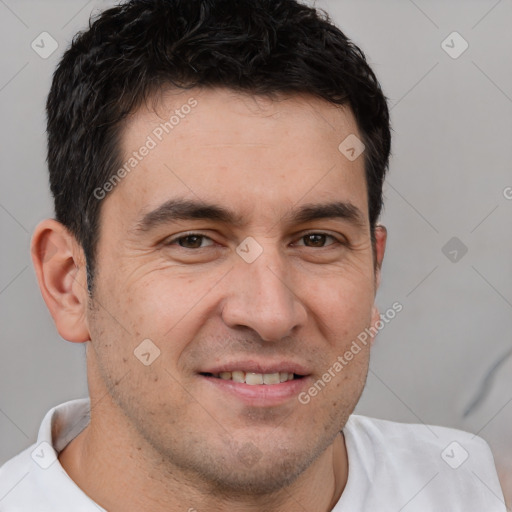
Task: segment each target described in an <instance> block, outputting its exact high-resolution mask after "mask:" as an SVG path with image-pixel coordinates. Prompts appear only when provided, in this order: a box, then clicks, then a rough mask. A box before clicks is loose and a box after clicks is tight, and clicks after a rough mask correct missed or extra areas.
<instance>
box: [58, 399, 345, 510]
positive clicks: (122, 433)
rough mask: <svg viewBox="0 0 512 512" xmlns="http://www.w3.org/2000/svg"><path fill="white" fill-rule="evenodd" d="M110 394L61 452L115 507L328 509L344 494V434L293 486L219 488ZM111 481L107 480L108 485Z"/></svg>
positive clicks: (82, 480) (82, 483)
mask: <svg viewBox="0 0 512 512" xmlns="http://www.w3.org/2000/svg"><path fill="white" fill-rule="evenodd" d="M109 398H110V397H108V396H105V397H104V398H103V399H102V400H101V402H97V403H95V404H94V405H93V402H92V403H91V405H92V407H91V422H90V424H89V426H88V427H87V428H86V429H85V430H83V431H82V432H81V434H80V435H79V436H78V437H77V438H75V439H74V440H73V441H72V442H71V443H70V444H69V445H68V446H67V447H66V448H65V449H64V450H63V451H62V452H61V454H60V455H59V460H60V462H61V464H62V466H63V468H64V470H65V471H66V472H67V473H68V475H69V476H70V477H71V478H72V479H73V480H74V481H75V483H76V484H77V485H78V486H79V487H80V488H81V489H82V490H83V491H84V492H85V493H86V494H87V495H88V496H89V497H90V498H91V499H93V500H94V501H95V502H96V503H98V504H99V505H100V506H102V507H103V508H105V509H106V510H109V512H117V511H125V510H139V511H140V512H146V511H151V512H160V511H162V512H163V511H165V512H178V511H181V512H182V511H184V510H188V511H190V512H193V511H195V510H209V511H219V512H220V511H225V510H237V511H239V512H246V511H247V512H249V511H256V510H257V511H259V512H261V511H265V510H272V511H273V512H292V511H296V510H297V506H298V505H299V506H300V508H302V509H304V510H316V511H319V512H328V511H330V510H332V508H333V507H334V505H335V504H336V502H337V501H338V500H339V497H340V496H341V493H342V492H343V489H344V487H345V484H346V481H347V476H348V460H347V453H346V447H345V443H344V438H343V435H342V434H339V435H338V436H337V437H336V439H335V440H334V442H333V443H332V444H331V445H329V446H328V448H327V449H326V450H325V451H324V452H323V453H322V454H321V455H320V457H318V458H317V459H316V460H315V461H314V462H313V463H312V464H311V465H310V466H309V467H308V468H307V470H306V471H304V472H303V473H302V474H301V475H300V476H299V477H298V478H297V479H296V480H295V481H294V482H293V483H292V484H290V485H289V486H288V487H286V488H283V489H281V490H279V491H278V492H274V493H272V494H267V495H257V496H244V497H240V496H239V495H235V494H233V495H229V494H228V493H226V492H225V491H224V492H223V493H222V495H219V493H217V494H216V493H215V490H214V489H212V488H213V486H212V484H209V483H208V482H202V481H200V480H199V479H198V478H194V475H191V474H183V472H182V471H181V470H180V469H179V468H176V467H172V464H171V463H170V462H169V461H165V462H164V461H162V459H161V457H159V456H158V454H157V453H156V452H154V450H153V449H152V447H151V446H149V445H148V444H147V443H146V442H145V441H144V440H143V439H141V438H140V437H138V436H137V434H136V433H134V432H133V431H130V427H129V423H128V421H127V419H126V417H125V416H124V415H123V414H122V413H121V412H120V411H119V410H118V409H117V407H116V406H115V404H113V403H112V402H111V401H110V400H109ZM106 484H107V485H106Z"/></svg>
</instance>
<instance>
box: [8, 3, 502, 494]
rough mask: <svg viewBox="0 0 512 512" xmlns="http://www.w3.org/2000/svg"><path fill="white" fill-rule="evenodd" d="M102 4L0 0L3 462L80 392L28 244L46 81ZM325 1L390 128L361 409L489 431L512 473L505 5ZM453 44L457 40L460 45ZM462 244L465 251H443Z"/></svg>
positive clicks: (48, 208)
mask: <svg viewBox="0 0 512 512" xmlns="http://www.w3.org/2000/svg"><path fill="white" fill-rule="evenodd" d="M309 3H310V4H313V3H314V2H313V1H310V2H309ZM107 5H110V2H99V1H90V2H84V1H70V0H66V1H57V0H51V1H45V2H41V1H21V0H20V1H15V0H0V43H1V54H0V59H1V66H0V69H1V79H0V108H1V119H2V123H1V126H0V140H1V141H2V158H1V163H0V165H1V177H0V178H1V181H0V183H1V186H0V227H1V240H2V246H1V247H2V249H1V251H0V262H1V265H0V316H1V341H0V343H1V348H2V352H1V358H0V392H1V394H0V463H2V462H4V461H5V460H7V459H8V458H10V457H11V456H13V455H14V454H16V453H17V452H19V451H20V450H21V449H23V448H25V447H26V446H28V445H29V444H30V443H32V442H34V441H35V438H36V434H37V429H38V426H39V423H40V421H41V419H42V417H43V415H44V414H45V413H46V411H47V410H48V409H49V408H50V407H52V406H54V405H56V404H58V403H60V402H63V401H65V400H68V399H72V398H76V397H81V396H85V395H86V393H87V388H86V379H85V358H84V348H83V347H82V346H80V345H73V344H71V343H68V342H66V341H64V340H62V339H61V338H60V337H59V335H58V334H57V332H56V329H55V327H54V325H53V322H52V319H51V317H50V315H49V313H48V311H47V309H46V306H45V304H44V302H43V300H42V298H41V295H40V293H39V289H38V286H37V282H36V278H35V273H34V271H33V269H32V265H31V261H30V254H29V243H30V236H31V233H32V231H33V229H34V227H35V226H36V224H37V223H38V222H39V221H40V220H42V219H43V218H45V217H51V216H52V214H53V211H52V204H51V198H50V195H49V191H48V185H47V174H46V166H45V143H46V142H45V124H44V123H45V114H44V102H45V97H46V94H47V92H48V89H49V85H50V79H51V75H52V73H53V70H54V68H55V66H56V63H57V62H58V59H59V57H60V55H61V54H62V52H63V50H64V49H65V48H66V46H67V45H68V44H69V42H70V40H71V37H72V35H73V34H74V33H75V32H76V31H77V30H79V29H81V28H83V27H84V26H85V24H86V22H87V20H88V17H89V14H90V13H91V12H92V11H93V10H96V9H97V8H100V7H105V6H107ZM316 5H317V6H319V7H322V8H325V9H326V10H327V11H328V12H329V13H330V14H331V16H332V18H333V19H334V21H335V22H336V23H337V24H338V25H339V26H340V28H341V29H342V30H343V31H344V32H345V33H346V34H347V35H348V36H349V37H351V38H352V39H353V40H354V42H355V43H356V44H358V45H359V46H360V47H361V48H362V49H363V50H364V51H365V52H366V54H367V56H368V59H369V61H370V63H371V65H372V66H373V68H374V70H375V72H376V74H377V76H378V78H379V79H380V81H381V83H382V86H383V89H384V91H385V93H386V95H387V97H388V98H389V101H390V107H391V115H392V122H393V128H394V140H393V158H392V161H391V171H390V174H389V176H388V181H387V184H386V187H385V202H386V206H385V210H384V213H383V216H382V222H383V223H384V224H385V225H386V226H387V227H388V230H389V242H388V248H387V254H386V258H385V263H384V268H383V282H382V286H381V290H380V291H379V294H378V304H379V306H380V308H381V311H382V312H383V311H385V310H386V309H387V308H389V307H390V306H391V304H392V303H393V302H395V301H399V302H400V303H401V304H402V305H403V311H402V312H401V313H400V314H398V315H397V317H396V318H395V319H394V320H393V321H392V322H391V323H389V324H388V325H387V326H386V327H385V328H384V329H383V330H382V331H381V333H380V334H379V337H378V339H377V341H376V344H375V347H374V351H373V356H372V361H371V371H370V375H369V378H368V384H367V388H366V390H365V392H364V394H363V398H362V400H361V402H360V404H359V406H358V408H357V411H356V412H358V413H360V414H367V415H371V416H375V417H380V418H386V419H392V420H397V421H405V422H414V423H421V422H423V423H427V424H440V425H446V426H453V427H459V428H463V429H466V430H470V431H472V432H475V433H479V435H481V436H482V437H483V438H485V439H486V440H487V441H488V442H489V443H490V444H491V446H492V447H493V449H494V451H495V455H496V456H497V459H498V463H499V464H500V466H501V467H502V468H505V469H504V470H503V471H504V472H506V471H507V470H506V457H507V454H508V460H509V461H512V428H511V426H512V356H510V357H508V358H506V354H507V353H508V351H510V348H511V346H512V343H511V331H512V329H511V327H512V314H511V313H512V258H511V255H512V236H511V235H512V229H511V228H512V199H507V197H506V196H507V195H508V197H509V198H512V188H510V189H508V188H507V187H512V172H511V162H512V143H511V141H512V67H511V51H512V30H511V26H512V23H511V22H512V0H501V1H496V0H478V1H477V0H473V1H468V0H459V1H455V0H451V1H448V2H447V1H426V0H416V1H414V2H413V1H412V0H389V1H382V0H380V1H370V0H364V1H361V0H358V1H356V0H350V1H346V0H324V1H320V0H318V1H317V2H316ZM43 31H47V32H49V33H50V34H51V36H52V37H53V38H54V39H55V40H56V41H57V42H58V44H59V47H58V49H57V50H56V51H55V53H53V54H52V55H51V56H50V57H49V58H46V59H43V58H41V57H40V56H39V55H38V54H37V53H36V52H35V51H34V50H33V49H32V48H31V42H32V41H33V40H34V39H36V37H38V36H39V34H40V33H41V32H43ZM453 31H457V32H458V33H460V34H461V36H462V37H463V38H464V39H465V40H466V41H467V43H468V44H469V47H468V49H467V50H466V51H465V52H464V53H462V55H460V56H459V57H458V58H456V59H454V58H452V57H450V56H449V55H448V54H447V53H446V52H445V51H444V49H443V47H442V42H443V40H445V39H446V38H447V36H448V35H449V34H451V33H452V32H453ZM447 44H449V45H450V46H453V48H452V50H451V51H457V50H459V49H460V48H462V46H461V44H460V41H459V40H457V39H453V37H451V38H448V40H447ZM507 191H508V192H509V193H508V194H507ZM452 237H457V238H458V240H459V242H456V243H457V244H459V247H456V246H453V247H452V246H448V248H445V249H444V251H443V247H444V246H445V244H446V243H447V242H448V241H449V240H450V239H451V238H452ZM461 244H463V246H464V247H466V248H467V253H466V254H464V255H463V256H462V253H463V251H461V248H463V246H462V245H461ZM454 249H455V250H457V254H456V255H455V253H453V252H452V253H451V254H450V252H449V251H453V250H454ZM461 256H462V257H461ZM450 258H451V259H456V261H451V260H450ZM500 362H501V364H499V363H500ZM493 367H494V371H493V370H492V369H493ZM486 376H487V379H486V380H485V378H486ZM484 380H485V382H486V385H485V386H484V385H483V383H484ZM477 396H480V397H481V400H480V401H479V402H478V403H477V405H476V406H475V407H473V409H472V411H471V413H470V414H469V415H466V416H464V411H465V410H467V408H468V406H469V405H470V404H471V403H472V402H473V401H474V399H475V397H477ZM509 464H510V467H509V468H508V474H509V475H512V462H509ZM505 478H506V476H505V477H504V479H505ZM511 487H512V486H511Z"/></svg>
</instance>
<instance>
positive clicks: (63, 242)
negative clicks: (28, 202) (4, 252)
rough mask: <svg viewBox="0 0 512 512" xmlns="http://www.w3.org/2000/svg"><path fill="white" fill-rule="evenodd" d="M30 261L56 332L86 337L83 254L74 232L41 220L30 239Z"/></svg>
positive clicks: (78, 338) (76, 339)
mask: <svg viewBox="0 0 512 512" xmlns="http://www.w3.org/2000/svg"><path fill="white" fill-rule="evenodd" d="M31 253H32V262H33V265H34V269H35V272H36V275H37V281H38V283H39V288H40V290H41V294H42V296H43V299H44V301H45V303H46V306H47V307H48V309H49V311H50V314H51V315H52V317H53V320H54V322H55V326H56V327H57V330H58V332H59V334H60V335H61V336H62V337H63V338H64V339H65V340H68V341H72V342H75V343H82V342H85V341H89V339H90V335H89V330H88V327H87V321H86V312H87V300H88V294H87V283H86V269H85V258H84V257H83V251H82V249H81V247H80V246H79V244H78V243H77V242H76V240H75V238H74V236H73V235H72V234H71V233H70V232H69V231H68V230H67V229H66V227H65V226H63V225H62V224H61V223H60V222H57V221H56V220H54V219H47V220H44V221H42V222H41V223H40V224H39V225H38V226H37V227H36V229H35V231H34V234H33V236H32V243H31Z"/></svg>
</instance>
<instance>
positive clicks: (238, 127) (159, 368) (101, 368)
mask: <svg viewBox="0 0 512 512" xmlns="http://www.w3.org/2000/svg"><path fill="white" fill-rule="evenodd" d="M191 97H193V98H194V99H195V101H196V102H197V104H195V106H194V107H193V108H191V109H188V108H185V109H182V110H180V112H181V114H182V115H181V116H179V122H177V123H176V119H174V120H173V121H174V123H176V124H175V125H174V126H173V128H172V129H169V128H168V130H169V133H166V132H165V131H163V133H161V132H162V130H158V128H157V127H158V126H159V125H160V123H163V122H165V121H167V120H168V119H169V118H170V116H171V115H173V114H174V111H175V110H176V109H178V110H179V109H180V107H181V106H182V105H185V104H187V102H188V100H189V99H190V98H191ZM188 104H189V105H190V103H188ZM189 110H190V113H188V114H186V115H183V113H184V112H188V111H189ZM156 112H157V113H155V112H154V111H151V110H148V108H147V107H143V108H141V110H139V111H138V112H137V114H136V115H135V116H134V117H132V118H131V119H130V120H129V122H128V123H127V125H126V129H125V131H124V133H123V142H122V149H123V152H124V160H125V161H128V160H129V158H130V157H132V156H133V152H134V151H136V152H138V156H137V157H136V158H139V157H140V160H138V163H137V165H136V166H134V167H133V169H132V170H131V171H130V172H129V173H127V176H126V177H124V178H123V179H122V181H121V182H120V183H119V184H118V185H117V186H116V187H115V189H114V190H113V191H112V192H111V193H110V194H109V195H108V196H107V197H106V198H105V199H104V203H103V204H102V213H101V230H100V238H99V244H98V246H97V267H96V269H97V270H96V276H95V291H94V298H93V301H92V303H91V305H90V309H89V310H88V311H87V325H88V329H89V332H90V335H91V346H90V347H89V348H90V350H89V351H88V359H89V380H90V386H91V397H92V398H93V399H94V398H95V397H96V398H97V399H99V398H101V396H102V393H105V392H106V391H108V393H109V394H110V396H111V397H112V401H107V402H109V403H111V404H112V405H111V407H113V408H117V409H116V410H117V411H119V410H120V411H122V413H123V414H122V417H123V418H124V419H125V420H126V425H128V426H129V430H130V431H131V432H132V433H134V434H133V436H134V437H135V441H134V442H137V443H138V444H141V445H144V446H145V449H149V448H148V447H149V446H151V450H153V449H154V454H158V457H156V458H157V459H158V458H160V460H159V462H164V463H165V464H166V465H168V466H169V467H170V468H176V467H178V468H180V469H181V470H182V471H185V472H187V473H188V472H190V475H191V477H194V478H195V479H197V478H198V477H199V478H201V479H202V480H203V481H205V482H210V483H212V482H215V483H216V485H217V486H219V487H224V488H225V489H240V490H242V489H243V490H245V491H250V490H253V491H255V490H259V491H262V490H265V491H269V490H273V489H277V488H280V487H282V486H283V485H284V484H286V483H287V482H290V481H292V480H293V479H294V478H295V477H297V476H298V475H299V474H300V473H301V472H302V471H304V470H305V469H306V468H307V467H308V466H309V465H310V464H311V463H312V462H313V461H314V460H315V459H316V458H317V457H318V456H319V455H320V454H321V453H322V452H323V451H324V450H325V449H326V448H327V446H328V445H329V444H330V443H331V442H332V441H333V439H334V438H335V436H336V434H337V433H338V432H339V431H340V429H341V428H342V427H343V426H344V424H345V422H346V420H347V418H348V416H349V415H350V414H351V412H352V411H353V409H354V407H355V405H356V403H357V401H358V399H359V397H360V394H361V392H362V390H363V386H364V383H365V379H366V375H367V369H368V359H369V347H368V346H362V350H361V351H360V352H359V353H358V354H357V355H355V356H354V358H353V359H352V360H351V361H350V362H349V364H347V365H346V366H344V367H343V369H342V370H341V371H338V372H336V373H335V377H333V378H332V379H331V380H330V382H328V383H325V382H324V384H325V385H324V386H320V387H321V388H322V389H321V391H319V392H318V393H317V394H316V396H314V397H310V398H311V400H310V401H309V403H307V404H305V403H301V402H305V400H304V399H303V400H299V395H300V394H301V393H302V395H301V396H302V397H304V393H305V392H306V393H307V391H308V389H309V388H311V386H313V384H314V383H315V382H317V381H318V380H319V379H322V375H324V374H325V373H326V372H327V371H328V369H329V368H332V367H333V365H334V363H335V362H336V361H337V358H338V356H342V355H343V354H344V353H345V352H346V351H347V350H348V349H349V348H350V346H351V344H352V342H353V341H354V340H355V339H356V338H357V335H358V334H359V333H361V332H362V331H364V329H365V328H367V327H368V326H369V325H371V323H373V322H374V321H375V320H376V319H377V316H376V315H378V313H377V312H376V310H375V309H374V308H373V304H374V296H375V291H376V289H375V286H376V282H375V280H376V279H375V278H376V275H375V268H374V261H373V256H372V245H371V237H370V227H369V221H368V213H367V212H368V204H367V193H366V184H365V176H364V161H363V158H364V157H363V155H362V156H360V157H359V158H357V159H356V160H354V161H350V160H349V159H348V158H347V157H346V156H344V154H342V153H341V152H340V150H339V149H338V146H339V145H340V143H341V142H342V141H343V140H344V139H345V138H346V137H347V136H348V135H350V134H356V135H358V130H357V126H356V124H355V121H354V118H353V116H352V114H351V113H350V111H349V110H348V109H341V108H337V107H335V106H333V105H330V104H328V103H327V102H324V101H322V100H319V99H315V98H312V97H306V96H293V97H292V98H289V99H286V100H282V101H278V102H277V101H271V100H269V99H263V98H257V99H255V98H251V97H250V96H245V95H240V94H236V93H234V92H232V91H226V90H210V91H205V90H203V91H199V90H193V91H186V92H180V93H179V94H178V93H173V94H169V93H168V94H166V95H164V96H163V97H162V100H161V101H160V103H159V104H158V107H157V109H156ZM159 116H161V117H159ZM155 130H156V131H155ZM155 134H159V136H157V135H155ZM148 136H150V137H151V139H152V141H153V142H154V143H155V146H154V147H151V149H150V150H149V151H148V152H147V153H148V154H147V155H146V156H144V157H142V156H141V153H146V152H145V151H140V148H141V146H143V145H145V144H146V145H148V146H153V143H152V142H149V143H148ZM159 138H161V139H162V140H159ZM132 163H133V162H132ZM128 167H129V166H128ZM185 203H187V206H188V209H187V208H185V209H184V208H183V206H184V204H185ZM333 205H335V206H336V207H333ZM201 207H202V208H206V207H208V208H210V207H212V208H217V209H221V211H219V212H217V211H215V212H214V211H213V210H211V209H210V210H203V211H200V210H199V209H200V208H201ZM322 208H323V210H322ZM155 210H156V211H157V213H155ZM183 210H185V211H183ZM191 210H195V211H196V213H195V214H194V215H192V214H191ZM178 211H179V212H180V214H179V215H177V212H178ZM151 212H153V213H151ZM214 213H215V215H214ZM205 215H206V216H205ZM378 240H379V242H378V243H381V238H380V235H379V237H378ZM143 340H151V342H148V341H145V342H144V344H143V345H141V343H142V342H143ZM139 346H140V347H139ZM138 347H139V348H138ZM155 347H158V350H159V351H160V354H159V356H158V357H157V358H156V359H154V360H153V358H154V357H155V356H156V354H157V353H158V352H157V349H156V348H155ZM134 351H135V353H136V354H138V355H139V357H137V356H136V355H135V354H134ZM141 359H142V362H141ZM144 363H146V364H144ZM149 363H150V364H149ZM221 373H222V375H221ZM260 374H265V375H263V376H262V375H260ZM276 374H277V376H276ZM294 374H295V375H294ZM233 379H234V380H233ZM262 379H263V380H264V382H266V383H264V384H261V380H262ZM287 379H291V380H287ZM244 380H245V381H246V382H243V381H244ZM284 380H286V381H285V382H281V381H284ZM239 381H242V382H239ZM258 382H259V384H257V383H258ZM95 395H96V396H95ZM114 404H115V405H114ZM102 407H103V408H105V407H108V406H106V405H105V403H104V404H103V406H102ZM93 414H94V413H93ZM118 428H121V429H122V428H123V427H122V426H121V427H118ZM126 430H128V428H127V429H126ZM137 439H138V440H137ZM141 440H142V441H141Z"/></svg>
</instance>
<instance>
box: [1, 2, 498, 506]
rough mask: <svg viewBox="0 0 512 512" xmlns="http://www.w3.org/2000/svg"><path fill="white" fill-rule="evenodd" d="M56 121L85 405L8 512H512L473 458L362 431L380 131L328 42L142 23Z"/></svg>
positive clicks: (219, 26)
mask: <svg viewBox="0 0 512 512" xmlns="http://www.w3.org/2000/svg"><path fill="white" fill-rule="evenodd" d="M47 113H48V164H49V169H50V184H51V189H52V193H53V195H54V199H55V209H56V219H55V220H54V219H49V220H45V221H43V222H42V223H41V224H40V225H39V226H38V227H37V229H36V231H35V233H34V236H33V241H32V252H33V254H34V257H33V261H34V265H35V269H36V273H37V277H38V280H39V285H40V288H41V292H42V295H43V297H44V300H45V301H46V304H47V306H48V308H49V310H50V312H51V314H52V316H53V318H54V321H55V324H56V327H57V329H58V331H59V333H60V335H61V336H62V337H63V338H65V339H67V340H69V341H71V342H75V343H86V345H87V371H88V383H89V394H90V402H89V400H85V399H83V400H76V401H72V402H68V403H66V404H62V405H60V406H58V407H56V408H54V409H52V410H51V411H50V412H49V413H48V415H47V416H46V417H45V419H44V420H43V423H42V425H41V429H40V433H39V437H38V440H37V442H36V443H35V445H33V446H32V447H30V448H28V449H27V450H26V451H25V452H23V453H22V454H20V455H18V456H17V457H16V458H14V459H12V460H11V461H9V462H8V463H7V464H5V465H4V466H3V468H2V470H1V479H0V481H1V484H0V490H1V492H0V496H2V500H1V501H0V507H1V510H6V511H17V510H30V511H43V510H44V511H46V510H48V511H49V510H51V511H53V512H54V511H64V510H66V511H69V510H73V511H96V510H108V511H110V512H117V511H123V512H124V511H131V510H133V511H140V512H144V511H152V512H159V511H164V510H165V511H172V512H175V511H176V512H177V511H189V512H193V511H225V510H236V511H249V510H253V511H255V510H257V511H276V512H287V511H294V512H296V511H297V510H304V511H310V512H325V511H331V510H334V511H337V512H340V511H376V510H379V511H398V510H422V511H423V510H435V511H439V510H464V511H475V512H476V511H479V512H480V511H484V510H485V511H486V512H487V511H504V510H505V507H504V505H503V496H502V494H501V491H500V488H499V483H498V480H497V476H496V473H495V470H494V464H493V459H492V455H491V453H490V451H489V449H488V447H487V445H486V444H485V443H484V442H483V441H482V440H481V439H479V438H475V437H473V436H472V435H470V434H467V433H464V432H459V431H456V430H451V429H444V428H438V427H427V426H425V425H400V424H396V423H393V422H388V421H383V420H375V419H370V418H365V417H361V416H355V415H352V412H353V410H354V408H355V406H356V404H357V402H358V400H359V397H360V395H361V393H362V390H363V387H364V384H365V380H366V376H367V371H368V362H369V354H370V346H371V341H372V337H373V336H374V335H375V332H376V331H377V329H376V328H375V326H376V325H377V324H378V323H379V322H382V320H381V318H380V315H379V311H378V310H377V308H376V306H375V303H374V301H375V293H376V290H377V288H378V286H379V283H380V277H381V264H382V261H383V257H384V250H385V243H386V230H385V228H384V227H383V226H380V225H378V223H377V221H378V217H379V213H380V210H381V206H382V183H383V179H384V175H385V172H386V169H387V166H388V157H389V150H390V130H389V116H388V110H387V106H386V101H385V98H384V96H383V94H382V91H381V89H380V86H379V84H378V82H377V80H376V78H375V76H374V74H373V73H372V71H371V69H370V68H369V67H368V65H367V63H366V61H365V58H364V56H363V54H362V52H361V51H360V50H359V49H358V48H357V47H355V46H354V45H353V44H352V43H351V42H350V41H349V40H347V38H346V37H345V36H344V35H343V34H342V33H341V32H340V31H339V30H338V29H337V28H335V27H334V26H333V25H332V24H331V23H330V22H329V20H328V19H327V18H326V17H324V16H322V15H320V14H319V13H318V12H316V11H315V10H314V9H312V8H309V7H306V6H304V5H301V4H299V3H297V2H296V1H295V0H132V1H128V2H126V3H124V4H122V5H120V6H117V7H115V8H113V9H110V10H107V11H105V12H104V13H103V14H102V15H101V16H100V17H99V18H98V19H97V20H96V21H95V22H94V23H93V24H92V25H91V26H90V28H89V30H87V31H86V32H84V33H82V34H80V35H79V36H77V37H76V38H75V40H74V41H73V44H72V46H71V48H70V49H69V50H68V51H67V52H66V54H65V55H64V57H63V58H62V60H61V62H60V64H59V67H58V69H57V71H56V73H55V76H54V79H53V84H52V88H51V91H50V94H49V98H48V103H47ZM399 309H400V305H399V304H398V303H397V304H396V306H395V305H394V308H393V310H394V311H395V312H396V311H399Z"/></svg>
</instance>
